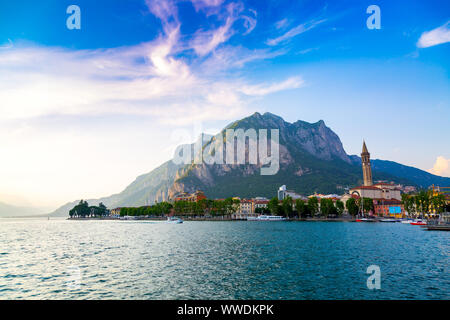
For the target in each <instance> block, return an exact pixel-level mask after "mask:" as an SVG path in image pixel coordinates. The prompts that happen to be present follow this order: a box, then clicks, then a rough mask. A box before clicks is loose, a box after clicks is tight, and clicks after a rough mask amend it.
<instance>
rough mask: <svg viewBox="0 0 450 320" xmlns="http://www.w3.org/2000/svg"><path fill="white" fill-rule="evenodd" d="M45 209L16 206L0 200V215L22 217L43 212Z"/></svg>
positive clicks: (3, 216)
mask: <svg viewBox="0 0 450 320" xmlns="http://www.w3.org/2000/svg"><path fill="white" fill-rule="evenodd" d="M45 213H46V211H45V209H42V208H35V207H18V206H12V205H9V204H6V203H3V202H0V217H2V218H5V217H23V216H37V215H42V214H45Z"/></svg>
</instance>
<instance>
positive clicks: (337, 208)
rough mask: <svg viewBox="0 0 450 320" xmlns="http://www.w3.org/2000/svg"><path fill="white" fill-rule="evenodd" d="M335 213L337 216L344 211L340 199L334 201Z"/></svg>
mask: <svg viewBox="0 0 450 320" xmlns="http://www.w3.org/2000/svg"><path fill="white" fill-rule="evenodd" d="M335 205H336V213H337V215H338V216H342V214H343V213H344V203H343V202H342V201H341V200H337V201H336V204H335Z"/></svg>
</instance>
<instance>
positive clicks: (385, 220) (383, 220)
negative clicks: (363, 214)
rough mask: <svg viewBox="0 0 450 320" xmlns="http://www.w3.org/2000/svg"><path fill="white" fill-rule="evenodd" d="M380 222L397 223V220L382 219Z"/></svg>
mask: <svg viewBox="0 0 450 320" xmlns="http://www.w3.org/2000/svg"><path fill="white" fill-rule="evenodd" d="M380 222H397V220H396V219H380Z"/></svg>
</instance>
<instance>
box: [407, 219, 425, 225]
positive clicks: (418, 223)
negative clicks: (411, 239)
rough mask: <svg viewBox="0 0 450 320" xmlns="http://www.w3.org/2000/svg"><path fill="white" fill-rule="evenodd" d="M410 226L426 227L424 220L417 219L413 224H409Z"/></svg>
mask: <svg viewBox="0 0 450 320" xmlns="http://www.w3.org/2000/svg"><path fill="white" fill-rule="evenodd" d="M411 224H412V225H413V226H426V225H427V222H426V221H425V220H421V219H418V220H414V221H413V222H411Z"/></svg>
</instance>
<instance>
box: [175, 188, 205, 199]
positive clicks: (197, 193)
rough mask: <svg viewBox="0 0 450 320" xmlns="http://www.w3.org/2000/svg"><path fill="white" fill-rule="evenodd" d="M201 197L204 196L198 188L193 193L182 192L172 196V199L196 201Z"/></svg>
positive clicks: (203, 197)
mask: <svg viewBox="0 0 450 320" xmlns="http://www.w3.org/2000/svg"><path fill="white" fill-rule="evenodd" d="M203 199H206V196H205V194H204V193H203V192H202V191H200V190H197V191H195V192H194V193H188V192H182V193H179V194H177V195H176V196H175V197H174V201H189V202H198V201H200V200H203Z"/></svg>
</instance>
